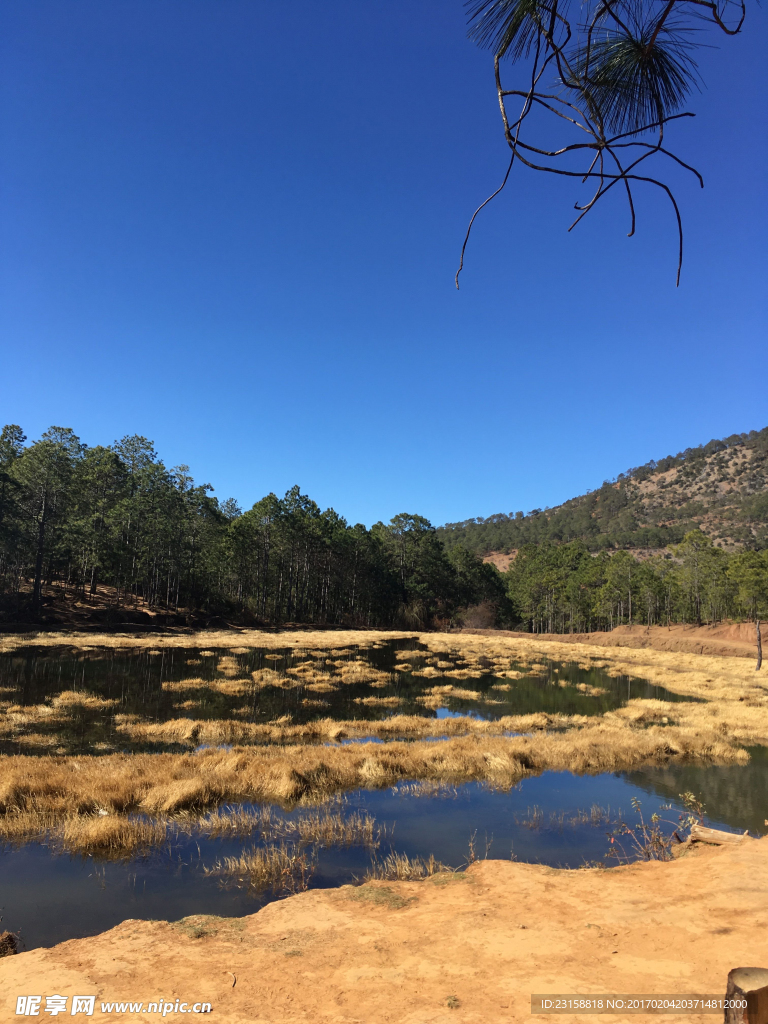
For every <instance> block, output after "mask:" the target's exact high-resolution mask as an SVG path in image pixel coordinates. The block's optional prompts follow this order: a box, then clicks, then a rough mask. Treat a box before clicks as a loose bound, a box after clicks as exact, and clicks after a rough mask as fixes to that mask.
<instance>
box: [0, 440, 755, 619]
mask: <svg viewBox="0 0 768 1024" xmlns="http://www.w3.org/2000/svg"><path fill="white" fill-rule="evenodd" d="M211 490H212V488H211V487H210V485H208V484H196V483H195V482H194V480H193V479H192V477H191V476H190V473H189V468H188V467H187V466H177V467H175V468H173V469H168V468H167V467H166V466H165V465H164V464H163V462H162V461H161V460H160V459H159V458H158V456H157V453H156V452H155V450H154V448H153V445H152V443H151V442H150V441H147V440H146V439H145V438H143V437H138V436H133V437H125V438H123V439H122V440H121V441H118V442H116V443H115V444H113V445H111V446H110V447H102V446H96V447H93V448H89V447H87V446H86V445H84V444H82V443H81V441H80V439H79V438H78V437H77V436H76V435H75V434H74V432H73V431H72V430H70V429H69V428H63V427H51V428H50V430H48V431H46V432H45V433H44V434H43V436H42V437H41V438H40V439H39V440H38V441H34V442H32V443H30V444H27V439H26V438H25V436H24V434H23V432H22V430H21V428H20V427H18V426H13V425H11V426H6V427H4V428H3V430H2V433H0V616H1V617H2V618H4V619H5V620H10V621H20V620H25V621H40V619H41V618H42V619H44V617H45V607H46V603H47V602H50V600H51V594H52V593H56V592H59V593H64V594H66V595H67V596H68V597H69V598H70V599H72V598H77V599H79V600H80V601H82V602H85V603H86V604H87V602H88V601H89V600H93V601H95V600H96V599H97V597H98V598H99V599H100V600H101V601H102V602H103V601H104V600H108V601H109V602H110V603H111V604H112V605H114V607H115V608H118V609H119V608H128V607H132V606H135V605H137V604H138V605H141V606H144V607H148V608H150V609H154V610H158V611H164V612H169V613H173V614H178V613H182V612H190V611H194V612H200V613H203V614H206V615H221V616H225V617H227V618H228V619H231V620H232V621H237V622H243V623H252V624H257V623H263V624H272V623H274V624H279V623H283V622H307V623H309V622H313V623H331V624H333V623H338V624H347V625H361V626H406V627H425V626H430V625H448V624H460V623H461V622H462V621H465V620H466V621H469V622H471V623H472V622H473V623H475V624H483V625H496V626H503V627H506V628H516V629H521V630H524V631H530V632H584V631H588V630H595V629H611V628H613V627H614V626H617V625H620V624H624V623H630V624H634V623H644V624H648V625H654V624H660V623H661V624H665V623H671V622H695V623H702V622H715V621H720V620H722V619H725V618H740V619H754V618H759V617H763V618H768V549H762V550H758V549H755V548H752V549H743V550H741V551H735V552H730V553H729V552H727V551H726V550H724V549H723V548H722V547H718V546H717V545H716V544H714V543H713V541H712V540H711V539H710V538H709V537H708V536H706V535H705V534H704V533H703V532H701V531H700V530H698V529H693V530H689V531H688V532H687V533H686V534H685V535H684V537H683V538H682V539H681V540H680V543H678V544H677V545H673V546H672V547H671V548H670V550H668V551H665V552H662V553H659V554H657V555H655V556H654V557H651V558H646V559H643V560H640V559H637V558H635V557H634V556H633V555H632V554H631V553H630V552H629V551H626V550H613V551H612V552H609V551H606V550H601V551H599V552H595V551H590V550H589V549H588V547H587V545H586V544H585V543H584V541H582V540H576V541H571V542H568V543H555V542H553V541H550V540H547V539H543V540H541V541H540V542H538V543H530V544H523V545H522V546H521V547H520V549H519V551H518V553H517V557H516V558H515V559H514V560H513V561H512V563H511V565H510V568H509V571H508V572H507V573H504V574H501V573H499V572H498V571H497V569H496V568H494V567H493V566H492V565H489V564H485V563H484V562H482V561H481V559H480V558H479V557H478V555H477V554H476V553H475V552H473V551H470V550H469V549H468V548H467V547H466V546H465V545H463V544H461V543H454V544H453V545H452V546H451V547H450V548H447V547H446V545H445V543H444V541H443V539H442V538H443V537H444V533H442V532H441V531H437V530H435V528H434V527H433V526H432V525H431V523H430V522H429V521H428V520H426V519H424V518H422V517H421V516H418V515H410V514H402V515H398V516H395V517H394V518H393V519H392V520H391V521H390V522H389V523H387V524H384V523H376V524H375V525H374V526H373V527H371V528H370V529H368V528H367V527H365V526H363V525H361V524H357V525H355V526H350V525H349V524H348V523H347V522H346V521H345V520H344V519H343V518H342V517H341V516H339V515H338V514H337V513H336V512H334V511H333V509H327V510H326V511H322V510H321V509H320V508H319V506H318V505H317V504H316V503H315V502H314V501H312V500H311V499H310V498H308V497H307V496H306V495H304V494H302V493H301V492H300V490H299V488H298V487H294V488H292V489H291V490H290V491H288V493H287V494H286V495H285V496H284V497H283V498H278V497H277V496H276V495H274V494H269V495H267V496H266V497H265V498H262V499H261V500H260V501H258V502H256V504H255V505H254V506H253V508H251V509H249V510H247V511H245V512H243V511H241V510H240V508H238V506H237V503H236V502H235V501H234V500H232V499H228V500H226V501H219V500H218V499H217V498H215V497H214V496H213V495H212V493H211ZM477 606H481V607H482V608H483V616H481V617H480V618H478V616H477V615H475V616H474V617H473V616H472V615H469V616H467V614H466V609H471V608H476V607H477ZM481 620H482V622H481Z"/></svg>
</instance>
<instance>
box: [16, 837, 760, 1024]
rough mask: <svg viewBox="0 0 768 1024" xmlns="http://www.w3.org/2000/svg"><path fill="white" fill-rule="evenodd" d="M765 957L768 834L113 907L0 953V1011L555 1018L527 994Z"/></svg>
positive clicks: (291, 1022)
mask: <svg viewBox="0 0 768 1024" xmlns="http://www.w3.org/2000/svg"><path fill="white" fill-rule="evenodd" d="M766 965H768V839H766V840H746V841H745V842H743V843H742V844H741V845H740V846H738V847H736V848H731V849H728V848H718V849H713V848H706V849H702V850H701V851H693V852H691V853H690V854H688V855H687V856H685V857H683V858H681V859H680V860H679V861H676V862H673V863H667V864H659V863H651V864H636V865H632V866H629V867H623V868H618V869H613V870H610V871H600V870H599V869H592V870H581V871H558V870H555V869H552V868H547V867H541V866H537V865H529V864H515V863H510V862H504V861H481V862H478V863H475V864H474V865H472V866H471V867H470V868H469V870H468V871H467V872H466V873H465V874H463V875H458V876H450V875H449V876H436V877H435V878H434V879H432V880H430V881H426V882H415V883H413V882H412V883H383V882H376V883H370V884H368V885H366V886H363V887H360V888H353V887H351V886H344V887H342V888H340V889H335V890H325V891H314V892H307V893H304V894H302V895H299V896H294V897H291V898H290V899H287V900H283V901H281V902H277V903H272V904H270V905H269V906H267V907H266V908H265V909H264V910H262V911H260V912H259V913H257V914H254V915H252V916H250V917H247V918H244V919H239V920H224V919H219V918H187V919H185V921H184V922H181V923H177V924H168V923H165V922H158V921H154V922H149V921H125V922H124V923H123V924H121V925H119V926H118V927H117V928H114V929H112V930H111V931H109V932H105V933H104V934H102V935H98V936H95V937H94V938H89V939H80V940H73V941H71V942H65V943H62V944H61V945H59V946H56V947H54V948H52V949H38V950H33V951H32V952H28V953H22V954H20V955H18V956H12V957H8V958H5V959H4V960H2V961H0V1016H1V1017H2V1019H3V1020H8V1021H10V1020H13V1019H16V1020H21V1019H22V1018H20V1017H15V1016H14V1013H15V1001H16V997H17V995H22V994H28V993H29V994H32V993H35V994H38V995H50V994H53V993H56V994H62V995H67V996H71V995H72V994H96V996H97V1000H96V1013H95V1014H94V1017H93V1019H94V1020H101V1021H105V1022H106V1021H110V1022H111V1021H115V1022H117V1021H127V1020H130V1021H158V1020H161V1019H163V1018H162V1016H160V1015H158V1014H156V1013H151V1014H147V1013H142V1014H116V1013H100V1012H99V1004H100V1003H101V1002H102V1001H116V1000H121V999H124V1000H128V999H130V1000H135V1001H138V1000H142V1001H144V1002H145V1003H148V1002H149V1001H151V1000H157V999H159V998H161V997H162V998H164V999H166V1000H171V999H173V1000H175V999H176V998H181V999H183V1000H188V1001H189V1002H190V1003H192V1002H194V1001H195V1000H208V1001H210V1002H211V1003H212V1004H213V1013H212V1015H211V1016H210V1017H205V1018H201V1017H192V1016H184V1015H182V1014H178V1015H177V1014H175V1013H169V1014H168V1016H167V1017H166V1018H165V1019H166V1020H170V1021H184V1020H187V1021H190V1020H193V1019H194V1020H201V1019H207V1020H215V1021H220V1022H227V1024H230V1022H231V1024H235V1022H237V1024H241V1022H242V1024H244V1022H251V1021H266V1022H270V1024H299V1022H301V1024H305V1022H306V1024H309V1022H312V1024H331V1022H333V1024H353V1022H354V1024H378V1022H396V1024H447V1022H464V1024H470V1022H471V1024H497V1022H502V1021H505V1022H509V1021H523V1020H531V1019H534V1020H541V1021H545V1020H549V1021H551V1022H553V1024H555V1022H557V1024H566V1022H567V1021H571V1020H573V1021H576V1020H578V1021H581V1022H585V1021H588V1020H591V1019H594V1018H592V1017H576V1016H573V1017H572V1016H570V1015H568V1016H557V1017H544V1016H537V1017H534V1018H531V1016H530V994H531V993H532V992H549V993H554V992H562V993H582V994H585V993H598V992H603V993H605V992H616V993H628V994H629V993H657V994H672V993H681V994H682V993H693V992H698V993H711V994H717V995H722V994H724V990H725V983H726V977H727V974H728V971H729V970H730V969H731V968H733V967H737V966H766ZM233 977H235V978H236V984H235V985H234V986H233V983H232V979H233ZM41 1019H44V1020H47V1019H52V1018H48V1017H46V1016H45V1015H44V1014H41ZM66 1019H67V1020H69V1019H72V1018H71V1017H70V1016H69V1014H68V1015H67V1017H66ZM74 1019H75V1020H79V1019H81V1018H80V1017H75V1018H74ZM82 1019H86V1018H84V1017H83V1018H82ZM603 1019H605V1020H607V1021H613V1022H616V1021H621V1020H627V1021H630V1022H634V1024H641V1022H642V1021H644V1020H647V1019H649V1018H648V1017H646V1016H645V1015H642V1016H621V1015H619V1016H612V1017H606V1018H603ZM663 1019H664V1020H665V1021H673V1020H680V1021H682V1020H685V1021H687V1022H688V1024H698V1022H701V1024H705V1022H710V1024H711V1022H714V1021H719V1020H722V1017H721V1016H717V1015H715V1016H704V1015H700V1014H693V1015H690V1016H688V1015H686V1016H685V1017H682V1016H681V1017H679V1018H677V1017H670V1016H668V1017H665V1018H663Z"/></svg>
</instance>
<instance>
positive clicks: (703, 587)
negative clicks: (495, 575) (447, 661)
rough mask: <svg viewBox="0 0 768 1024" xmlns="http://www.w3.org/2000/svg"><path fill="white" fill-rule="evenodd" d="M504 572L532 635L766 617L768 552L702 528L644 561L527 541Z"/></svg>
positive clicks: (521, 621)
mask: <svg viewBox="0 0 768 1024" xmlns="http://www.w3.org/2000/svg"><path fill="white" fill-rule="evenodd" d="M504 575H505V580H506V585H507V596H508V598H509V601H510V605H511V616H512V618H513V619H514V620H515V621H516V628H518V629H522V630H525V631H527V632H532V633H569V632H571V633H582V632H590V631H592V630H597V629H613V628H614V627H615V626H619V625H624V624H627V625H632V624H645V625H649V626H653V625H667V624H670V623H673V622H689V623H696V624H699V625H700V624H702V623H705V622H706V623H712V622H718V621H721V620H722V619H727V618H741V619H755V618H764V619H765V618H768V550H763V551H741V552H738V553H736V554H728V553H726V552H725V551H723V550H722V548H718V547H716V546H715V545H714V544H713V543H712V541H711V539H710V538H709V537H707V536H706V535H705V534H704V533H702V532H701V531H700V530H692V531H690V532H689V533H687V534H686V535H685V537H684V538H683V541H682V543H681V544H679V545H677V546H675V547H674V548H673V550H672V555H667V556H664V555H655V556H654V557H652V558H648V559H645V560H639V559H636V558H634V557H633V556H632V555H631V554H630V553H629V552H628V551H617V552H615V553H614V554H608V553H607V552H601V553H599V554H597V555H593V554H591V553H590V552H589V551H588V550H587V548H586V546H585V545H584V544H583V543H581V542H578V541H577V542H573V543H570V544H561V545H554V544H540V545H527V546H525V547H523V548H521V549H520V550H519V551H518V554H517V557H516V558H515V559H514V561H513V562H512V563H511V565H510V567H509V570H508V572H507V573H505V574H504Z"/></svg>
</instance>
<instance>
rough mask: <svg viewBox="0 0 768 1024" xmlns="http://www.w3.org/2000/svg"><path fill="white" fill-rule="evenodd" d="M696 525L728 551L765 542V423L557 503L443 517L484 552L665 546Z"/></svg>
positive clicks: (443, 532) (452, 535)
mask: <svg viewBox="0 0 768 1024" xmlns="http://www.w3.org/2000/svg"><path fill="white" fill-rule="evenodd" d="M695 526H698V527H699V528H700V529H702V530H703V531H704V532H705V533H706V534H708V535H709V536H710V537H711V538H712V540H713V541H714V542H715V543H716V544H718V546H720V547H722V548H724V549H725V550H728V551H733V550H736V549H739V548H765V547H768V427H766V428H764V429H763V430H760V431H756V430H753V431H750V432H749V433H748V434H733V435H732V436H731V437H727V438H725V439H724V440H721V441H717V440H714V441H710V442H709V443H708V444H705V445H700V446H699V447H698V448H688V449H686V450H685V451H684V452H679V453H678V454H677V455H668V456H667V457H666V458H664V459H660V460H658V461H651V462H648V463H646V464H645V465H644V466H639V467H636V468H633V469H630V470H628V471H627V472H626V473H620V474H619V476H618V477H617V478H616V479H615V480H606V481H605V482H604V483H603V485H602V487H600V488H598V489H597V490H595V491H588V492H587V493H586V494H582V495H580V496H579V497H577V498H571V499H570V500H569V501H566V502H564V503H563V504H562V505H558V506H557V507H555V508H548V509H534V510H533V511H531V512H528V513H527V514H524V513H522V512H515V513H512V512H510V513H509V514H508V515H507V514H504V513H499V514H497V515H492V516H488V517H487V518H486V519H483V518H477V519H467V520H465V521H464V522H462V523H446V524H445V526H442V527H440V529H439V531H438V532H439V535H440V537H441V538H442V540H443V541H444V542H445V543H446V545H447V546H448V547H453V546H454V545H455V544H459V543H462V544H465V545H466V546H467V547H468V548H470V549H471V550H472V551H476V552H478V553H481V554H486V553H489V552H510V551H512V550H514V549H517V548H519V547H521V546H522V545H523V544H532V543H541V542H546V541H549V542H553V543H558V544H559V543H567V542H569V541H574V540H581V541H583V542H584V543H585V544H586V545H587V547H588V548H589V549H590V550H592V551H599V550H602V549H605V548H634V549H648V548H663V547H666V546H667V545H668V544H676V543H678V542H679V541H681V540H682V538H683V536H684V534H685V533H686V532H687V531H688V530H690V529H692V528H693V527H695Z"/></svg>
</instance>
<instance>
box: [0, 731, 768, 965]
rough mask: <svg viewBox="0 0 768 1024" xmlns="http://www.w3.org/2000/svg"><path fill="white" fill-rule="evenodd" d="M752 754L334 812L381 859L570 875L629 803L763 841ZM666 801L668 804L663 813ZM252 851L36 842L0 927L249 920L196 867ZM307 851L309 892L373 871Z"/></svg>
mask: <svg viewBox="0 0 768 1024" xmlns="http://www.w3.org/2000/svg"><path fill="white" fill-rule="evenodd" d="M751 755H752V758H751V761H750V763H749V764H747V765H744V766H729V767H695V766H691V765H678V766H672V767H670V766H666V767H664V768H648V769H644V770H642V771H635V772H632V773H631V774H618V773H617V774H603V775H597V776H576V775H572V774H570V773H568V772H545V773H544V774H542V775H541V776H538V777H531V778H527V779H524V780H523V781H522V782H520V783H519V785H517V786H516V787H515V788H514V789H512V790H510V791H508V792H501V791H494V790H492V789H489V788H487V787H485V786H483V785H478V784H475V783H469V784H466V785H462V786H457V787H441V788H438V789H434V788H433V789H432V790H430V788H429V787H425V786H419V785H413V784H401V785H399V786H396V787H395V788H394V789H384V790H358V791H357V792H355V793H352V794H349V795H348V796H347V797H346V798H345V799H344V800H343V802H342V803H341V805H340V809H341V810H342V812H343V813H344V814H349V813H352V812H353V811H355V810H362V811H367V812H368V813H370V814H371V815H373V816H374V817H375V819H376V821H377V823H378V824H379V825H384V826H386V829H387V835H386V837H385V839H384V840H383V842H382V844H381V847H380V848H379V850H378V856H379V857H382V856H384V855H386V853H387V852H388V851H389V850H390V848H392V849H394V850H396V851H398V852H400V853H406V854H408V855H409V856H411V857H413V856H415V855H418V856H421V857H428V856H429V855H430V854H434V856H435V857H436V858H437V859H438V860H440V861H442V862H444V863H445V864H448V865H451V866H455V867H458V866H460V865H462V864H463V863H465V862H466V859H467V856H468V850H469V842H470V838H471V837H472V836H473V835H474V844H475V849H476V851H477V854H478V856H481V857H482V856H484V854H485V851H486V844H487V843H488V844H489V848H488V853H489V856H491V857H494V858H500V859H507V858H509V857H510V856H514V857H515V858H516V859H517V860H520V861H528V862H534V863H542V864H549V865H553V866H564V867H571V868H576V867H579V866H581V865H583V864H584V863H586V862H594V861H601V860H603V858H604V857H605V855H606V853H607V852H608V850H609V849H610V847H609V840H608V833H609V831H610V830H611V827H612V825H611V822H615V820H616V819H617V818H618V817H619V816H620V815H622V814H623V817H624V818H625V819H626V820H627V821H628V822H630V823H634V822H635V821H636V815H635V812H634V811H633V809H632V806H631V801H632V798H633V797H635V798H637V799H639V800H640V801H641V804H642V808H641V809H642V812H643V814H644V815H645V817H646V819H647V818H649V817H650V815H651V814H652V813H653V812H654V811H657V810H658V811H660V813H661V815H662V817H663V818H665V819H667V820H670V821H671V822H673V823H676V822H677V820H678V814H679V813H680V812H681V810H682V805H681V803H680V800H679V797H678V794H680V793H682V792H685V791H687V790H691V791H693V792H694V793H695V794H696V796H698V797H699V798H700V799H701V800H702V801H703V803H704V805H705V807H706V811H707V822H708V824H711V825H713V826H715V827H722V828H727V829H731V830H735V831H740V832H743V831H744V830H745V829H749V830H750V832H752V833H753V834H759V835H761V834H763V833H764V832H765V831H766V829H765V826H764V821H765V817H766V808H767V807H768V751H766V749H764V748H757V749H754V750H752V751H751ZM430 792H431V794H432V795H428V794H429V793H430ZM669 803H671V804H672V805H673V806H672V808H671V809H666V810H663V809H662V808H663V807H664V805H666V804H669ZM593 808H595V810H594V811H593ZM301 813H303V812H302V811H296V812H293V816H295V815H297V814H301ZM288 817H291V815H288ZM253 845H254V844H253V842H252V841H251V840H250V839H190V838H189V837H188V836H186V837H180V838H179V839H178V841H175V842H173V843H171V844H170V846H169V847H168V848H167V849H165V850H163V851H160V852H155V853H153V854H151V855H149V856H147V857H141V858H136V859H134V860H130V861H112V862H103V861H101V862H100V861H98V860H95V859H94V858H92V857H79V856H69V855H61V854H56V853H54V852H52V851H51V850H50V849H48V848H47V847H46V846H43V845H40V844H35V843H32V844H27V845H26V846H23V847H21V848H18V849H12V848H5V849H2V850H0V916H2V928H8V929H10V930H12V931H18V932H19V933H20V934H21V937H22V940H23V943H24V945H25V948H27V949H31V948H34V947H36V946H41V945H42V946H47V945H52V944H53V943H56V942H60V941H63V940H65V939H69V938H74V937H77V936H83V935H91V934H95V933H97V932H99V931H102V930H104V929H106V928H110V927H112V926H114V925H115V924H117V923H119V922H120V921H122V920H124V919H126V918H154V919H165V920H177V919H179V918H182V917H185V916H187V915H190V914H216V915H221V916H225V917H226V916H238V915H243V914H248V913H253V912H254V911H255V910H257V909H258V908H259V907H260V906H261V905H263V904H264V903H265V902H267V901H268V900H269V899H274V898H275V897H274V896H269V895H261V896H254V895H251V894H249V892H248V890H247V889H243V888H228V887H225V886H223V885H222V883H221V880H220V879H217V878H216V877H212V876H210V875H206V874H205V873H204V867H205V866H206V865H209V866H210V865H211V864H213V863H214V862H215V861H216V860H217V859H219V858H222V857H225V856H231V855H238V854H239V853H240V852H241V851H242V850H243V849H248V848H250V847H251V846H253ZM316 855H317V864H316V869H315V872H314V875H313V876H312V878H311V881H310V888H318V887H319V888H323V887H328V886H336V885H341V884H344V883H347V882H351V881H353V880H354V878H355V877H356V876H357V877H361V876H362V875H364V873H365V871H366V870H367V868H368V867H370V864H371V852H370V851H369V850H367V849H365V848H360V847H351V848H344V847H342V848H338V847H327V848H320V849H318V850H317V851H316ZM608 863H611V862H610V861H609V862H608Z"/></svg>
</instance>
